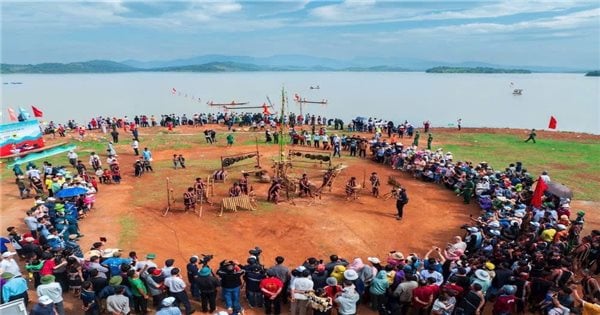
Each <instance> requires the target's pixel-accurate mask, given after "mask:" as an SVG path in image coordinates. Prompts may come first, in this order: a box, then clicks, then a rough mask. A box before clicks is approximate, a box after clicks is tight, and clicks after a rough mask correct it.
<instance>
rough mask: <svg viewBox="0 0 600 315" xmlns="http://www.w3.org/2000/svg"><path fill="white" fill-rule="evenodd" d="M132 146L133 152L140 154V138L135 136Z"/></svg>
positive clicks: (136, 154)
mask: <svg viewBox="0 0 600 315" xmlns="http://www.w3.org/2000/svg"><path fill="white" fill-rule="evenodd" d="M131 147H132V148H133V154H135V156H138V155H140V151H139V149H140V143H139V142H138V140H137V139H136V138H133V142H132V143H131Z"/></svg>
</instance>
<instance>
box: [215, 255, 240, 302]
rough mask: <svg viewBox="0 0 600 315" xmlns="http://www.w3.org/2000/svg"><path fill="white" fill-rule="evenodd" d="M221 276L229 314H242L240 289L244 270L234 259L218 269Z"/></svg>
mask: <svg viewBox="0 0 600 315" xmlns="http://www.w3.org/2000/svg"><path fill="white" fill-rule="evenodd" d="M217 275H218V276H219V277H220V278H221V287H222V288H223V299H224V300H225V307H227V311H228V312H229V314H240V312H241V311H242V306H241V305H240V289H241V287H242V276H243V275H244V270H243V269H241V268H240V267H239V266H237V265H236V264H235V263H234V262H233V261H228V262H225V263H224V264H223V266H222V267H221V268H220V269H219V271H217Z"/></svg>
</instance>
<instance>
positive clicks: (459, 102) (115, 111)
mask: <svg viewBox="0 0 600 315" xmlns="http://www.w3.org/2000/svg"><path fill="white" fill-rule="evenodd" d="M2 82H3V83H4V82H22V83H23V84H18V85H16V84H2V96H1V102H0V104H1V106H2V110H3V115H2V119H3V121H6V120H7V119H8V118H7V113H6V107H12V108H15V109H16V108H18V107H19V106H23V107H24V108H26V109H30V105H36V106H38V107H39V108H40V109H42V110H43V111H44V113H45V117H44V120H55V121H59V122H62V121H65V120H67V119H76V120H77V121H79V122H83V121H87V120H88V119H89V118H90V117H92V115H110V116H119V115H128V116H130V117H133V116H134V115H136V114H142V113H144V114H155V115H158V114H162V113H177V114H182V113H186V114H188V115H191V114H193V113H196V112H209V111H213V112H217V111H218V110H222V109H221V108H215V107H212V108H211V107H208V106H207V105H206V102H207V101H211V100H212V101H214V102H216V103H225V102H231V101H232V100H236V101H249V102H250V104H251V105H261V104H262V103H263V102H265V101H266V96H269V97H270V99H271V100H272V101H273V102H274V103H275V105H276V106H277V107H279V105H280V103H281V92H280V91H281V87H282V86H285V88H286V91H287V92H288V97H289V100H290V101H292V102H291V103H290V111H293V112H295V113H298V112H299V111H300V108H299V107H298V105H297V104H295V103H293V96H294V94H295V93H298V94H299V95H301V96H302V97H303V98H306V99H308V100H322V99H327V100H328V102H329V104H328V105H326V106H322V105H314V104H313V105H307V106H304V108H303V111H304V113H307V112H308V113H314V114H316V115H319V114H320V115H325V116H326V117H332V118H333V117H340V118H342V119H344V120H345V121H349V119H351V118H354V117H356V116H366V117H371V116H372V117H380V118H384V119H391V120H393V121H394V122H399V121H401V120H408V121H410V122H413V124H417V125H419V126H420V125H421V122H422V121H423V120H430V121H431V122H432V124H433V126H448V125H450V124H455V123H456V120H457V119H458V118H462V120H463V125H464V126H467V127H500V128H502V127H511V128H537V129H544V128H546V127H547V124H548V120H549V118H550V115H554V116H555V117H556V118H557V119H558V127H559V130H562V131H579V132H588V133H595V134H600V79H599V78H591V77H585V76H583V75H582V74H521V75H517V74H427V73H380V72H377V73H371V72H360V73H356V72H258V73H126V74H59V75H49V74H47V75H31V74H15V75H3V76H2ZM511 82H512V83H513V84H514V85H512V86H511ZM311 85H312V86H316V85H319V86H320V89H319V90H316V89H314V90H311V89H309V87H310V86H311ZM173 88H175V89H176V90H177V91H178V93H175V94H172V89H173ZM513 88H521V89H523V90H524V91H523V95H521V96H514V95H513V94H512V89H513ZM186 95H187V97H186ZM192 97H193V98H192ZM198 98H200V101H198ZM255 111H258V110H255Z"/></svg>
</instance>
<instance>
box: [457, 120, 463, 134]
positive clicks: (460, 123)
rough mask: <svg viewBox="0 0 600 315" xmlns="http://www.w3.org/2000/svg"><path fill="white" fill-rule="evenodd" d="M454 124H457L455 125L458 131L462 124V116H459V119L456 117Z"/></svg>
mask: <svg viewBox="0 0 600 315" xmlns="http://www.w3.org/2000/svg"><path fill="white" fill-rule="evenodd" d="M456 124H457V126H458V131H460V129H461V125H462V118H459V119H457V120H456Z"/></svg>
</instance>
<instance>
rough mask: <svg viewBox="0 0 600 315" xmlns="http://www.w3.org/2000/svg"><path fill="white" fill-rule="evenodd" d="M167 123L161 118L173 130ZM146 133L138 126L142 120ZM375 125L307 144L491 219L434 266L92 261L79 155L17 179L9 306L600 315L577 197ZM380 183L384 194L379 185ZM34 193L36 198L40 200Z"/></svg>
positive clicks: (519, 168) (312, 260)
mask: <svg viewBox="0 0 600 315" xmlns="http://www.w3.org/2000/svg"><path fill="white" fill-rule="evenodd" d="M143 117H144V116H142V118H139V117H138V118H139V120H140V122H139V125H140V126H152V125H155V124H156V123H157V122H156V119H152V117H150V118H149V119H148V118H147V117H146V118H145V119H144V118H143ZM198 117H199V118H198V119H200V120H203V118H202V117H203V116H202V115H199V116H198ZM208 118H209V117H208V116H207V119H208ZM210 119H212V117H210ZM321 119H322V120H325V118H321ZM165 120H166V118H165V116H162V117H161V124H162V122H164V121H165ZM179 120H180V122H179V123H181V118H180V119H179ZM315 120H316V119H315ZM97 121H98V120H97ZM100 121H101V120H100ZM192 121H193V122H194V121H196V118H195V117H194V118H192ZM298 121H300V120H298V119H296V122H298ZM304 122H306V120H304ZM308 122H309V125H310V124H312V123H311V120H310V119H309V120H308ZM326 122H327V121H326ZM117 123H118V121H117V122H115V124H117ZM134 123H135V124H138V123H137V122H135V119H134ZM102 124H103V123H102V122H100V123H99V126H100V128H101V125H102ZM337 124H338V125H341V126H343V122H340V121H337ZM125 125H127V124H125V122H124V126H125ZM314 125H316V123H315V124H314ZM365 126H366V127H362V126H358V127H360V128H366V129H365V130H369V128H371V129H370V130H371V131H372V132H373V133H374V136H373V138H372V139H370V140H367V139H366V138H362V137H358V136H349V137H346V138H345V140H344V141H343V140H342V139H344V138H343V137H344V136H343V137H338V136H337V135H336V134H334V135H332V136H331V138H330V137H329V136H327V131H326V128H327V127H326V126H320V127H319V131H318V132H316V133H310V135H311V137H310V138H309V139H310V140H307V139H306V138H305V139H304V145H311V143H312V145H314V143H315V141H319V143H320V144H318V145H319V146H320V145H321V144H322V143H323V142H322V140H321V138H318V139H319V140H315V138H314V137H312V135H314V134H317V135H319V137H321V136H323V137H324V138H326V139H328V141H327V142H328V143H331V144H332V145H331V147H330V148H329V147H327V148H326V149H331V150H333V151H334V152H336V146H338V149H337V152H338V153H339V152H341V151H343V150H346V151H349V152H350V155H356V153H357V151H358V152H359V154H358V155H359V156H363V157H367V151H370V152H371V154H370V156H371V157H372V158H373V160H375V161H376V162H379V163H384V164H386V165H389V166H390V167H391V168H393V169H394V170H398V171H402V172H408V173H410V174H412V176H414V177H415V178H417V179H420V180H423V181H425V182H429V183H431V184H438V185H440V186H442V187H446V188H448V189H451V190H452V191H454V192H455V193H456V194H457V195H460V196H462V198H463V201H464V202H465V203H470V202H472V200H473V198H475V200H476V202H477V203H478V204H479V206H480V207H481V216H480V217H478V218H476V219H473V220H472V222H468V223H467V224H466V225H465V226H464V227H463V228H464V229H465V235H464V236H455V237H454V238H453V239H452V240H451V241H450V242H449V243H448V244H446V245H440V246H436V247H434V248H432V249H431V250H429V251H428V252H427V253H425V254H424V255H419V254H417V253H411V254H409V255H404V254H403V253H402V252H401V251H398V250H394V251H391V252H389V253H386V255H385V257H382V256H379V257H377V256H376V255H375V253H374V255H373V256H371V257H354V256H350V257H348V259H344V258H341V257H338V256H337V255H335V254H332V255H330V256H329V257H328V259H323V258H322V257H313V256H311V255H310V254H307V256H309V257H308V258H307V259H306V260H305V261H302V262H291V263H290V262H287V261H286V260H285V258H284V257H283V255H279V254H280V253H269V254H272V256H276V258H275V260H274V262H273V263H272V264H268V263H267V264H263V262H262V261H261V257H262V256H263V254H262V250H261V249H260V248H258V247H257V248H254V249H251V250H250V251H249V252H248V257H247V259H246V260H245V263H240V262H239V261H237V260H235V259H225V260H222V261H221V262H220V263H218V264H215V263H211V262H212V259H213V257H212V255H201V256H192V257H190V258H189V260H188V261H187V262H176V261H175V260H174V259H172V258H169V257H164V258H161V259H158V257H157V255H156V254H154V253H146V254H145V255H141V256H140V257H138V254H137V253H136V252H135V251H131V252H129V253H128V255H126V257H125V255H123V252H122V251H121V250H118V249H111V248H106V246H107V242H108V240H107V239H105V238H101V239H100V240H98V241H94V242H92V244H91V247H90V248H89V250H82V249H81V248H80V247H79V245H78V241H79V239H80V238H81V237H83V235H82V234H81V231H80V230H79V221H80V220H81V219H83V218H85V217H86V215H88V213H89V212H90V211H91V212H92V213H93V208H94V201H95V195H96V194H97V193H98V185H97V182H96V178H95V177H94V176H89V175H88V174H87V172H86V169H85V166H84V167H82V166H80V164H81V163H80V162H81V161H80V160H79V159H78V157H77V156H73V155H70V156H69V161H70V162H72V161H71V160H72V159H74V162H75V163H74V165H73V163H71V164H72V167H73V169H72V170H70V169H68V168H66V167H53V166H52V165H49V163H44V166H43V168H42V169H43V170H42V171H40V170H38V168H37V167H36V165H35V164H33V163H29V164H28V165H27V166H26V171H25V172H23V171H22V170H21V169H20V167H16V168H15V169H13V170H14V173H15V182H16V183H17V187H18V188H19V193H20V196H21V197H22V198H30V197H31V196H30V195H35V197H34V201H33V204H32V207H31V208H30V209H28V210H27V212H26V217H25V218H24V221H25V226H26V227H27V229H26V230H22V229H21V228H16V227H12V226H11V227H8V229H7V232H8V236H7V237H3V238H1V239H0V240H1V241H0V245H1V247H0V250H1V252H2V255H1V257H2V260H1V261H0V269H1V277H0V278H1V279H0V284H1V287H2V288H1V291H2V294H1V298H2V303H7V302H10V301H14V300H16V299H20V298H23V299H24V301H25V303H26V304H35V305H33V306H31V305H29V306H30V307H29V308H30V309H31V314H33V315H41V314H55V313H57V314H59V315H63V314H65V308H64V303H63V301H64V297H65V295H66V294H67V293H68V292H70V293H71V294H73V296H74V297H76V298H79V299H80V305H78V306H77V307H76V309H82V312H84V313H85V314H86V315H87V314H92V315H95V314H100V313H101V312H104V311H108V312H109V313H110V314H130V313H132V314H133V313H135V314H146V313H148V312H149V310H150V309H154V310H155V311H156V312H157V314H160V315H164V314H192V313H194V312H195V310H194V308H193V307H192V303H191V300H192V299H194V300H197V301H199V304H200V308H201V311H202V312H210V313H214V312H216V311H217V301H218V300H220V304H221V305H222V306H224V308H225V309H226V312H227V313H228V314H240V313H241V312H242V311H243V310H242V306H241V304H242V299H244V300H245V301H246V303H247V305H248V306H249V307H251V308H254V309H260V308H262V309H263V310H264V312H265V314H283V313H289V314H293V315H296V314H300V315H304V314H310V313H313V314H340V315H351V314H356V313H357V310H358V309H359V308H360V305H361V304H364V305H365V306H364V308H371V310H372V311H373V312H379V313H380V314H394V315H398V314H435V315H450V314H456V315H469V314H472V315H477V314H482V312H483V310H484V308H486V307H487V308H488V309H491V312H492V314H494V315H505V314H520V313H523V312H525V311H531V312H534V313H540V314H549V315H566V314H570V313H578V312H582V314H584V315H591V314H600V304H598V303H599V302H600V285H599V284H598V282H597V280H596V279H595V277H596V276H597V275H598V274H599V273H600V263H598V256H599V255H600V231H597V230H593V231H591V233H590V234H589V235H585V236H583V235H581V233H582V229H583V225H584V223H585V213H584V212H582V211H578V212H576V213H572V211H571V210H570V203H571V200H570V199H569V198H564V197H563V198H561V197H559V196H555V195H553V194H551V193H548V192H545V193H544V192H543V191H542V192H541V193H538V192H536V189H534V188H533V187H534V184H535V183H536V182H537V186H538V187H540V185H541V186H543V185H545V184H546V183H549V182H550V181H551V179H550V176H549V175H548V174H547V173H545V174H542V175H541V176H540V177H539V178H538V179H537V180H536V179H535V178H534V177H533V176H531V174H530V173H529V172H528V171H527V169H526V168H525V167H524V166H523V165H522V164H521V163H520V162H516V163H514V164H511V165H509V166H508V167H506V168H504V169H498V170H497V169H494V168H493V167H492V166H491V165H488V163H486V162H480V163H472V162H469V161H458V160H456V159H455V158H454V157H453V155H452V153H451V152H443V151H442V150H441V149H438V150H431V149H422V148H420V147H419V145H418V142H417V143H415V141H414V138H415V137H416V135H417V134H418V133H417V131H416V130H415V132H414V133H413V132H412V131H411V133H410V136H409V135H408V134H406V136H409V137H412V139H413V143H412V145H410V146H405V145H402V144H401V143H400V141H399V140H398V139H402V138H403V137H404V136H405V134H404V132H405V130H402V134H401V132H400V130H401V129H402V128H400V126H394V125H393V124H391V125H389V124H387V123H379V124H377V123H375V122H371V123H369V122H366V125H365ZM369 126H371V127H369ZM73 127H74V128H76V126H73ZM134 127H135V126H134ZM338 127H339V126H338ZM355 127H357V126H355ZM405 127H406V125H405ZM119 128H121V127H119ZM428 128H429V126H428ZM113 130H114V129H113ZM293 130H295V129H292V131H291V132H292V136H293ZM340 132H341V131H340ZM386 132H387V133H388V138H387V139H386V138H385V137H384V136H383V135H384V134H385V133H386ZM425 132H428V131H425ZM292 139H293V138H292ZM394 139H395V140H396V141H394ZM207 141H208V140H207ZM307 141H310V142H308V144H307ZM353 143H356V144H355V145H353ZM301 144H302V143H300V141H299V142H298V145H301ZM353 148H354V149H353ZM109 150H110V148H109ZM352 152H354V154H352ZM145 154H146V156H144V153H142V156H143V159H147V160H149V161H150V160H151V153H145ZM94 155H95V154H92V156H91V157H90V165H91V166H92V168H94V169H95V170H96V168H97V167H95V166H94V163H96V164H95V165H96V166H100V165H99V164H98V161H99V160H98V161H96V159H95V158H93V156H94ZM110 159H111V160H110V162H109V161H107V162H109V164H111V165H112V164H115V163H116V164H118V162H117V161H116V157H115V156H111V157H110ZM173 161H174V162H173V163H174V167H177V163H181V160H180V158H179V156H176V157H174V159H173ZM181 166H182V167H183V166H184V164H183V163H181ZM371 175H372V176H371V179H370V182H371V183H372V185H373V190H372V193H373V195H374V196H376V197H377V196H379V187H380V185H381V183H380V179H379V177H378V176H377V174H371ZM26 181H29V182H30V184H29V185H26V184H25V182H26ZM40 183H41V184H40ZM23 187H25V188H23ZM400 188H401V187H400ZM77 189H79V190H80V191H79V192H78V193H76V192H74V191H75V190H77ZM242 189H243V187H239V186H238V187H237V188H236V189H235V191H233V190H232V191H231V192H230V193H231V194H241V193H243V192H242ZM32 190H33V191H34V192H35V194H30V193H31V192H32ZM396 191H397V192H396V193H395V194H394V196H395V197H396V198H397V200H398V201H401V202H402V203H403V204H404V205H405V204H407V203H408V197H407V194H406V193H407V192H406V190H404V189H397V190H396ZM309 192H310V191H304V193H306V194H308V193H309ZM189 193H190V195H189V198H190V207H191V206H192V200H195V198H198V197H199V196H203V197H205V187H204V185H203V183H202V182H201V179H199V183H197V184H196V185H195V186H194V187H192V188H191V190H190V191H189ZM408 193H410V192H408ZM194 203H195V202H194ZM186 206H187V204H186ZM408 211H409V212H410V210H408ZM401 216H402V215H401V214H400V217H401ZM11 249H12V250H11ZM240 255H243V253H240ZM15 257H19V258H20V259H21V263H18V262H17V260H16V259H15ZM363 259H365V260H363ZM23 263H24V264H23ZM183 264H185V267H184V266H183ZM289 266H295V267H292V268H289ZM184 273H185V275H184ZM29 289H34V291H35V295H37V298H35V299H34V300H36V303H30V302H29V293H28V290H29ZM580 290H581V292H582V294H581V295H580V294H579V291H580ZM149 304H151V305H152V306H150V305H149ZM287 304H289V310H288V309H287V308H286V307H287V306H286V305H287ZM486 305H487V306H486Z"/></svg>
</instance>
